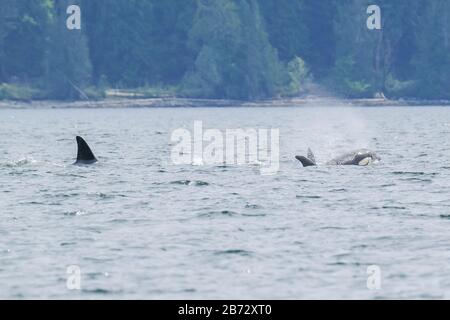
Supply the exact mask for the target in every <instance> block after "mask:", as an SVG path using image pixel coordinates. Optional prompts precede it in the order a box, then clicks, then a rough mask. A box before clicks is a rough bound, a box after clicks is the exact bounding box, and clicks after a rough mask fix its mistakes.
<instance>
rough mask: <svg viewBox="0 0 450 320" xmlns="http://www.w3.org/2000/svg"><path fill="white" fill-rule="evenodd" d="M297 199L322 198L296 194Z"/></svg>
mask: <svg viewBox="0 0 450 320" xmlns="http://www.w3.org/2000/svg"><path fill="white" fill-rule="evenodd" d="M296 198H297V199H322V197H321V196H296Z"/></svg>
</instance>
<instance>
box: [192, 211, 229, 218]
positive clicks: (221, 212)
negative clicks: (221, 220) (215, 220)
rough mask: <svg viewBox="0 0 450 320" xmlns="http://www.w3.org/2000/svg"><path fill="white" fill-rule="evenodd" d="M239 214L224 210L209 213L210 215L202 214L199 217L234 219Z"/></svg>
mask: <svg viewBox="0 0 450 320" xmlns="http://www.w3.org/2000/svg"><path fill="white" fill-rule="evenodd" d="M237 215H238V213H237V212H234V211H230V210H222V211H215V212H208V213H202V214H200V215H199V217H214V216H228V217H234V216H237Z"/></svg>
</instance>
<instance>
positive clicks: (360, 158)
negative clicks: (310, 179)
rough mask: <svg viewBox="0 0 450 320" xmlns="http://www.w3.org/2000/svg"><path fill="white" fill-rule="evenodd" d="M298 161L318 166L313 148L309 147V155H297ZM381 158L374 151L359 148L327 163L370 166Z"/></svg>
mask: <svg viewBox="0 0 450 320" xmlns="http://www.w3.org/2000/svg"><path fill="white" fill-rule="evenodd" d="M295 158H296V159H297V160H298V161H300V162H301V163H302V165H303V167H312V166H316V165H317V163H316V159H315V157H314V154H313V152H312V151H311V149H308V156H307V157H304V156H296V157H295ZM378 160H380V158H379V157H378V156H377V155H376V154H375V153H374V152H372V151H370V150H368V149H358V150H355V151H351V152H348V153H345V154H343V155H341V156H339V157H337V158H334V159H332V160H330V161H328V162H327V165H338V166H368V165H369V164H371V163H373V162H374V161H378Z"/></svg>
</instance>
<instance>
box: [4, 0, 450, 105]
mask: <svg viewBox="0 0 450 320" xmlns="http://www.w3.org/2000/svg"><path fill="white" fill-rule="evenodd" d="M69 4H70V5H72V4H77V5H79V6H80V7H81V9H82V30H81V31H80V30H72V31H68V30H67V28H66V19H67V13H66V8H67V6H68V5H69ZM371 4H374V3H373V1H370V0H339V1H338V0H327V1H317V0H296V1H291V0H264V1H263V0H164V1H161V0H108V1H92V0H70V1H69V0H2V5H1V6H0V83H3V85H2V91H1V92H2V94H1V96H0V98H2V99H6V98H8V99H15V98H21V97H23V98H24V99H35V98H52V99H101V98H102V97H104V95H105V91H106V90H107V89H108V88H121V89H122V90H127V89H128V91H130V92H135V93H136V96H143V97H155V96H167V95H171V96H173V95H178V96H180V95H181V96H187V97H201V98H230V99H260V98H270V97H277V96H280V95H281V96H295V95H301V94H304V93H306V92H307V91H308V88H309V84H310V82H312V79H314V81H316V82H318V83H319V84H321V85H322V86H324V87H325V88H326V89H328V91H331V92H335V93H336V94H338V95H341V96H344V97H373V96H374V95H375V94H377V93H385V94H386V95H387V96H388V97H394V98H422V99H450V90H449V89H450V2H449V1H448V0H433V1H423V0H409V1H392V0H378V1H377V3H376V4H378V5H379V6H380V7H381V11H382V25H383V26H382V30H368V29H367V27H366V20H367V18H368V15H367V13H366V9H367V7H368V6H369V5H371ZM299 57H301V58H299ZM31 88H34V89H31ZM136 88H138V89H136ZM37 92H39V93H37Z"/></svg>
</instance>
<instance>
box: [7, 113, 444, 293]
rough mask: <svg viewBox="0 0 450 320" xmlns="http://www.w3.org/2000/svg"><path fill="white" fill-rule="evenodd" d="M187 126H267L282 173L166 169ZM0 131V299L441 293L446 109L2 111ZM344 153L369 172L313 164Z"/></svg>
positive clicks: (245, 168) (229, 167)
mask: <svg viewBox="0 0 450 320" xmlns="http://www.w3.org/2000/svg"><path fill="white" fill-rule="evenodd" d="M195 121H202V122H203V126H204V127H205V129H208V128H213V129H219V130H226V129H236V128H243V129H246V128H255V129H263V128H268V129H270V128H275V129H279V130H280V169H279V171H278V172H277V174H275V175H270V176H265V175H261V174H260V171H259V170H258V168H257V167H255V166H254V165H253V166H252V165H217V166H214V165H205V166H201V165H190V164H186V165H175V164H174V163H173V162H172V160H171V150H172V148H173V146H174V142H173V141H171V135H172V133H173V132H174V130H176V129H178V128H186V129H188V130H191V131H193V126H194V122H195ZM76 135H81V136H83V137H84V138H85V139H86V140H87V142H88V143H89V144H90V146H91V147H92V149H93V151H94V153H95V154H96V156H97V157H98V159H99V162H98V163H97V164H95V165H93V166H74V165H72V164H73V162H74V160H75V155H76V144H75V136H76ZM0 136H1V139H0V215H1V217H0V239H1V240H0V298H3V299H320V298H326V299H340V298H343V299H396V298H400V299H406V298H413V299H421V298H422V299H423V298H438V299H448V298H450V199H449V198H450V109H448V108H445V107H370V108H364V107H333V106H330V107H292V108H288V107H283V108H277V107H272V108H270V107H269V108H257V107H254V108H161V109H158V108H153V109H152V108H149V109H94V110H92V109H51V108H49V109H45V108H43V109H39V110H33V109H24V110H19V109H1V110H0ZM308 147H311V148H312V149H313V150H314V152H315V156H316V159H317V161H318V163H319V166H317V167H311V168H302V167H301V165H300V163H298V162H297V161H296V160H295V159H294V156H295V155H306V152H307V149H308ZM356 148H370V149H372V150H374V151H376V152H377V154H378V155H379V156H380V157H381V158H382V161H381V162H380V163H377V164H374V165H372V166H369V167H351V166H349V167H340V166H327V165H325V163H326V162H327V161H328V160H330V159H331V158H333V157H334V156H337V155H339V154H340V153H344V152H347V151H349V150H352V149H356ZM69 266H77V267H78V268H79V270H80V271H81V278H80V279H81V287H80V290H70V289H69V288H68V286H67V281H68V278H69V277H70V276H72V274H70V273H67V270H68V269H67V268H68V267H69ZM370 266H377V268H379V271H380V277H381V278H380V279H381V283H380V284H381V288H380V289H379V290H370V289H369V288H368V286H367V284H368V283H367V282H368V280H369V282H370V276H371V275H370V274H368V268H369V267H370ZM69 287H70V286H69ZM369 287H370V285H369Z"/></svg>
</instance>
